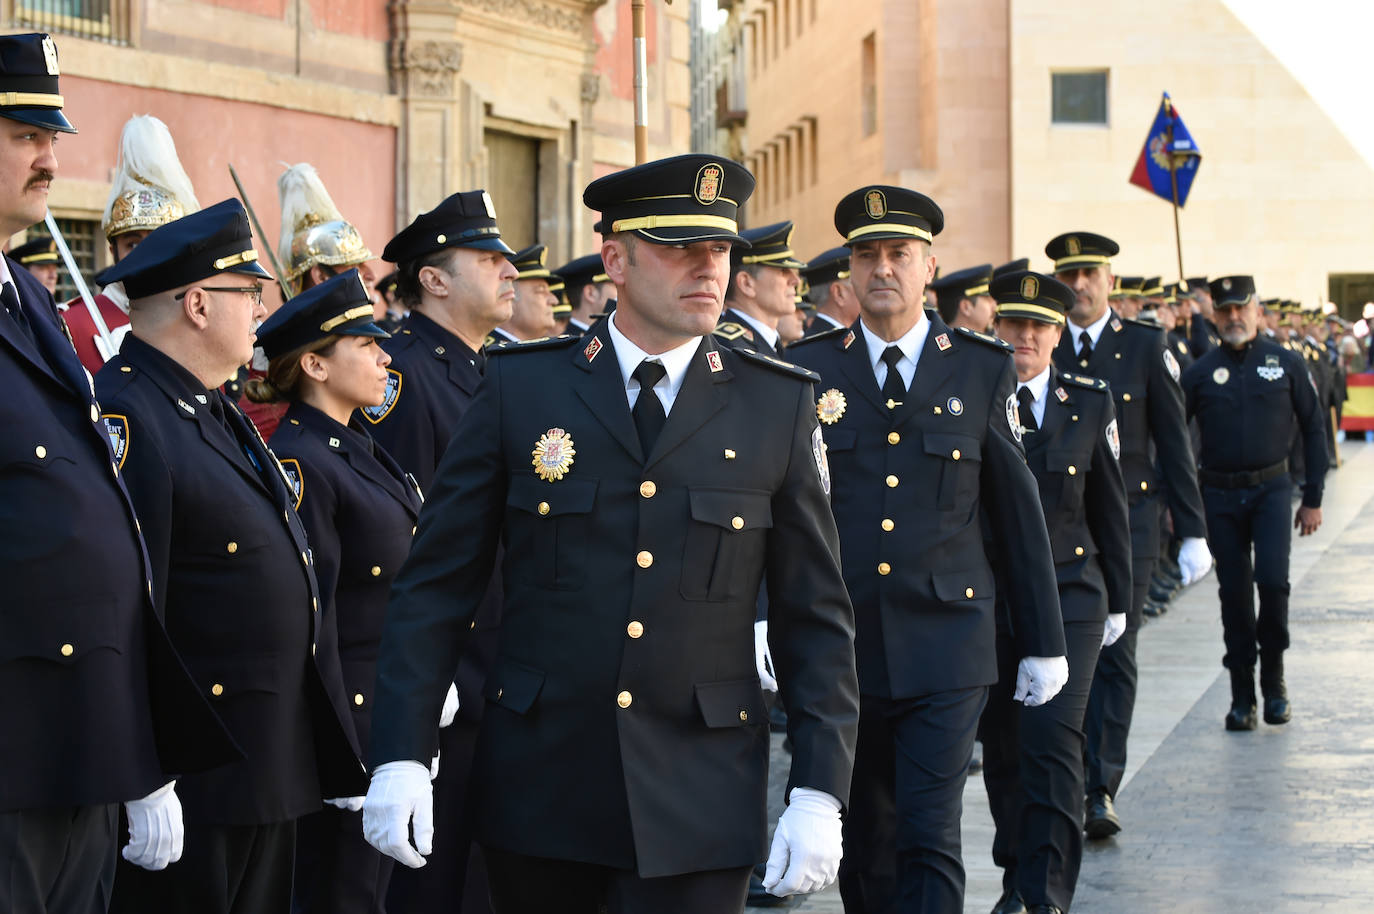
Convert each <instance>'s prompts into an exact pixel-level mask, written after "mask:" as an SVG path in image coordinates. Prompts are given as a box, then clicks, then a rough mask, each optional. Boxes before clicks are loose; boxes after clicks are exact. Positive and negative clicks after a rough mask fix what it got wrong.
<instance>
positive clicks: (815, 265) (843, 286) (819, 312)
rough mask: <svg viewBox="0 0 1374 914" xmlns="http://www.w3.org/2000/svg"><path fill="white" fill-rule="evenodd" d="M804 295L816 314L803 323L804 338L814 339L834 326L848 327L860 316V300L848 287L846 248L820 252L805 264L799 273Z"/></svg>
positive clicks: (847, 250) (847, 252)
mask: <svg viewBox="0 0 1374 914" xmlns="http://www.w3.org/2000/svg"><path fill="white" fill-rule="evenodd" d="M801 277H802V282H804V283H806V286H807V289H808V292H807V296H808V297H809V298H810V300H811V303H812V304H813V305H814V306H815V309H816V313H815V315H814V316H812V318H811V319H810V320H809V321H807V323H806V333H805V334H804V336H814V335H816V334H817V333H823V332H824V331H826V330H831V329H833V328H835V327H845V328H848V327H849V325H850V324H852V323H854V320H855V318H857V317H858V316H859V301H858V299H856V298H855V297H854V287H853V286H851V285H850V284H849V248H846V247H838V248H831V249H830V250H828V251H823V252H821V253H820V254H818V255H816V256H815V257H813V258H811V259H810V260H808V261H807V262H806V269H804V270H802V271H801Z"/></svg>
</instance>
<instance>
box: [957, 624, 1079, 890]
mask: <svg viewBox="0 0 1374 914" xmlns="http://www.w3.org/2000/svg"><path fill="white" fill-rule="evenodd" d="M1102 629H1103V623H1102V622H1100V621H1099V622H1065V623H1064V640H1065V642H1066V643H1067V644H1068V650H1069V653H1068V659H1069V681H1068V684H1066V685H1065V686H1064V688H1063V689H1062V690H1061V691H1060V692H1059V694H1058V695H1056V696H1055V697H1054V698H1053V699H1051V700H1050V701H1049V702H1048V703H1047V704H1044V705H1041V706H1040V707H1037V708H1027V707H1025V706H1024V705H1022V704H1020V703H1018V702H1014V701H1012V693H1013V692H1014V691H1015V689H1016V668H1017V664H1018V663H1019V662H1020V658H1019V657H1018V656H1017V655H1016V654H1017V652H1016V646H1015V643H1014V642H1013V640H1012V638H1011V636H1010V634H1008V633H1005V632H998V636H997V671H998V680H997V685H996V686H994V687H993V688H992V690H991V692H990V694H989V695H988V706H987V708H986V709H985V710H984V711H983V722H982V731H983V784H984V786H985V787H986V788H987V792H988V805H989V806H990V807H991V808H992V819H993V824H994V825H995V826H996V833H995V836H994V837H993V841H992V859H993V862H994V863H996V864H997V865H998V866H1000V867H1001V868H1002V886H1003V888H1004V889H1007V890H1015V891H1017V892H1019V893H1020V895H1021V900H1022V901H1024V902H1025V903H1026V905H1027V906H1030V905H1036V904H1052V905H1054V906H1055V907H1057V908H1059V909H1060V910H1061V911H1067V910H1068V909H1069V906H1070V904H1071V903H1072V902H1073V892H1074V888H1075V886H1076V885H1077V884H1078V870H1079V867H1080V866H1081V865H1082V862H1083V714H1084V712H1085V711H1086V710H1087V706H1088V689H1089V687H1090V686H1091V685H1092V680H1093V671H1094V669H1095V667H1096V666H1097V654H1098V650H1099V648H1100V647H1101V645H1102Z"/></svg>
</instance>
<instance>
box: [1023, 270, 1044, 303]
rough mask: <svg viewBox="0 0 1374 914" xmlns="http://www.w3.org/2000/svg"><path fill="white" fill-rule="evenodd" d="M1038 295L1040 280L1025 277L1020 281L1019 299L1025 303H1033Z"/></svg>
mask: <svg viewBox="0 0 1374 914" xmlns="http://www.w3.org/2000/svg"><path fill="white" fill-rule="evenodd" d="M1039 295H1040V280H1038V279H1036V278H1035V277H1034V276H1027V277H1025V278H1023V279H1022V280H1021V297H1022V298H1024V299H1025V300H1026V301H1034V300H1035V299H1036V298H1037V297H1038V296H1039Z"/></svg>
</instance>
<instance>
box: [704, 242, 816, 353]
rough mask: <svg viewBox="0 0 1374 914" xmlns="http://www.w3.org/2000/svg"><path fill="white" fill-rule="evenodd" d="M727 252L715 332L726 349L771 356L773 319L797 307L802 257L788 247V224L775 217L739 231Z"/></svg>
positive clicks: (775, 328)
mask: <svg viewBox="0 0 1374 914" xmlns="http://www.w3.org/2000/svg"><path fill="white" fill-rule="evenodd" d="M740 236H741V237H742V238H743V239H744V241H745V244H741V245H736V246H735V247H734V248H733V249H732V250H731V252H730V284H729V286H728V287H727V288H726V290H725V310H724V311H723V312H722V313H721V315H720V321H719V322H718V323H717V324H716V329H715V335H716V337H717V338H718V339H719V340H721V342H723V343H724V344H725V345H727V346H729V347H731V348H740V347H742V348H745V349H752V350H753V351H755V352H761V353H763V354H764V355H771V356H777V354H778V351H779V350H780V349H782V344H781V342H779V339H778V321H780V320H782V319H783V318H785V317H788V316H790V315H791V314H792V313H793V312H795V311H796V310H797V289H798V288H800V286H801V271H802V270H803V269H804V268H805V267H806V264H805V262H803V261H800V260H798V259H797V256H796V254H795V253H794V252H793V250H792V223H791V222H775V223H774V224H772V225H765V226H763V227H762V228H756V229H747V230H745V231H743V232H741V233H740Z"/></svg>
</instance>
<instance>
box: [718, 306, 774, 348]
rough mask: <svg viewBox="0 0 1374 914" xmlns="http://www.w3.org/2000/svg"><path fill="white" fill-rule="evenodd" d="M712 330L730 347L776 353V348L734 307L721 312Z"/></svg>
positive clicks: (721, 341)
mask: <svg viewBox="0 0 1374 914" xmlns="http://www.w3.org/2000/svg"><path fill="white" fill-rule="evenodd" d="M712 332H713V333H714V334H715V337H716V340H717V341H719V342H720V343H722V344H724V345H726V346H728V347H730V348H731V349H748V350H750V351H751V352H761V353H763V354H764V355H771V356H776V355H777V354H778V350H777V349H776V348H774V347H773V346H771V345H769V343H768V341H767V340H765V339H764V338H763V335H762V334H760V333H759V332H758V331H757V330H755V329H754V327H753V325H752V324H750V323H749V321H748V320H747V319H746V318H745V317H744V315H743V314H740V313H739V312H738V311H736V310H735V309H734V308H726V309H725V310H724V311H722V312H721V315H720V321H719V322H718V323H717V324H716V329H715V330H714V331H712Z"/></svg>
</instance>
